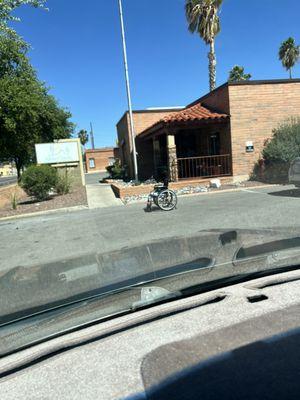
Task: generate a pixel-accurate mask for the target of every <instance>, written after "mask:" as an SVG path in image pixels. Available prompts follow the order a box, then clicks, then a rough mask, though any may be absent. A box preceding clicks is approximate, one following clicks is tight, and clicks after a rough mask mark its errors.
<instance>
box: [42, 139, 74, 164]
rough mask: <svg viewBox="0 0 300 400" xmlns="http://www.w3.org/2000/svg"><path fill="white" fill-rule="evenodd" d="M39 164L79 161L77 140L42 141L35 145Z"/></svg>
mask: <svg viewBox="0 0 300 400" xmlns="http://www.w3.org/2000/svg"><path fill="white" fill-rule="evenodd" d="M35 152H36V159H37V163H38V164H60V163H67V162H78V161H79V155H78V143H77V142H58V143H41V144H36V145H35Z"/></svg>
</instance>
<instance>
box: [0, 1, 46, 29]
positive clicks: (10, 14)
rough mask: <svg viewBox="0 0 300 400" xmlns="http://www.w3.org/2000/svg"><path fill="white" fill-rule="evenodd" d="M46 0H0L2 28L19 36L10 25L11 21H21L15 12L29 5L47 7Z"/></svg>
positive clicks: (0, 23)
mask: <svg viewBox="0 0 300 400" xmlns="http://www.w3.org/2000/svg"><path fill="white" fill-rule="evenodd" d="M45 4H46V0H0V30H1V31H2V32H8V33H9V34H14V35H16V36H17V34H16V32H15V30H14V29H12V28H11V26H10V25H9V24H10V23H11V22H15V21H20V18H19V17H16V15H15V14H14V12H15V11H16V10H17V9H18V8H19V7H21V6H24V5H29V6H32V7H35V8H44V9H46V8H45Z"/></svg>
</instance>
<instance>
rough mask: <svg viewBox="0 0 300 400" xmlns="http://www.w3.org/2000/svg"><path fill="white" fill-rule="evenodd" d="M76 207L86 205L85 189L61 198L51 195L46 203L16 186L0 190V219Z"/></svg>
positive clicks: (78, 189) (75, 190)
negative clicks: (14, 202)
mask: <svg viewBox="0 0 300 400" xmlns="http://www.w3.org/2000/svg"><path fill="white" fill-rule="evenodd" d="M14 194H15V195H16V197H17V201H18V205H17V209H16V210H13V208H12V197H13V196H14ZM78 205H87V198H86V190H85V187H81V188H74V189H73V190H72V192H71V193H69V194H65V195H62V196H57V195H53V196H51V197H50V199H49V200H46V201H36V200H34V199H32V198H31V197H29V196H27V194H26V193H25V192H24V191H23V190H22V189H21V188H20V187H19V186H17V185H14V186H9V187H5V188H1V189H0V218H1V217H9V216H13V215H20V214H28V213H34V212H37V211H47V210H55V209H59V208H64V207H72V206H78Z"/></svg>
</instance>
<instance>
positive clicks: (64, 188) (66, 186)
mask: <svg viewBox="0 0 300 400" xmlns="http://www.w3.org/2000/svg"><path fill="white" fill-rule="evenodd" d="M71 186H72V185H71V180H70V177H69V175H68V171H67V170H66V171H65V173H64V174H58V175H57V180H56V184H55V186H54V189H55V191H56V193H57V194H59V195H62V194H68V193H70V190H71Z"/></svg>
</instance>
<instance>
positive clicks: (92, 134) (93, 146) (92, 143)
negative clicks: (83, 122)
mask: <svg viewBox="0 0 300 400" xmlns="http://www.w3.org/2000/svg"><path fill="white" fill-rule="evenodd" d="M90 125H91V145H92V149H93V150H94V149H95V142H94V132H93V125H92V123H91V122H90Z"/></svg>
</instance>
